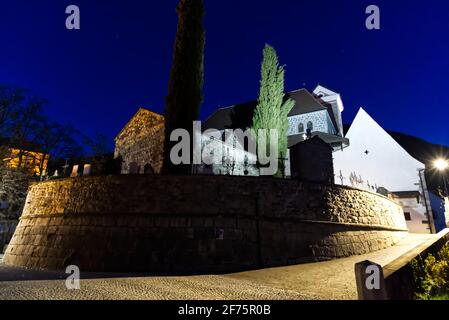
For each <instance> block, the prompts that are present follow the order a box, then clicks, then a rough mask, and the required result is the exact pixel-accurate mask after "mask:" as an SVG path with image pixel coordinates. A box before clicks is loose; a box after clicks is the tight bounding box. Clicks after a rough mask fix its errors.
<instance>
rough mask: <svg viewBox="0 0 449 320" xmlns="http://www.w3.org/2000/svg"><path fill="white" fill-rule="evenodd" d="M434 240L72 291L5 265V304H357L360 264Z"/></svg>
mask: <svg viewBox="0 0 449 320" xmlns="http://www.w3.org/2000/svg"><path fill="white" fill-rule="evenodd" d="M432 236H433V235H410V236H408V237H407V238H405V239H404V240H402V241H401V242H400V243H399V244H398V245H396V246H395V247H392V248H389V249H385V250H382V251H378V252H374V253H371V254H367V255H363V256H355V257H350V258H345V259H339V260H333V261H328V262H320V263H311V264H303V265H296V266H289V267H281V268H272V269H263V270H256V271H249V272H242V273H236V274H229V275H222V276H191V277H148V276H145V277H144V276H140V277H137V276H134V277H130V275H111V274H87V275H86V276H84V275H82V280H81V289H80V290H67V289H66V287H65V280H59V279H65V275H64V274H63V273H60V272H42V271H31V270H26V269H20V268H11V267H6V266H4V265H0V300H17V299H27V300H33V299H49V300H67V299H69V300H71V299H77V300H172V299H173V300H211V299H212V300H318V299H325V300H352V299H357V292H356V285H355V275H354V265H355V264H356V263H357V262H360V261H364V260H370V261H373V262H376V263H379V264H380V265H386V264H388V263H389V262H391V261H393V260H394V259H396V258H397V257H399V256H401V255H402V254H404V253H406V252H407V251H409V250H411V249H413V248H414V247H416V246H418V245H419V244H421V243H423V242H424V241H426V240H428V239H429V238H430V237H432ZM112 277H114V278H112ZM36 280H39V281H36Z"/></svg>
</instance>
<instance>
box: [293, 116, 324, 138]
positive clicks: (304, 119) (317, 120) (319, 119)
mask: <svg viewBox="0 0 449 320" xmlns="http://www.w3.org/2000/svg"><path fill="white" fill-rule="evenodd" d="M328 117H329V115H328V113H327V111H326V110H322V111H317V112H310V113H306V114H300V115H297V116H292V117H289V119H288V121H289V129H288V135H289V136H292V135H298V134H303V133H306V132H307V124H308V123H309V122H312V124H313V129H312V131H320V132H326V133H329V123H328V119H327V118H328ZM300 124H302V125H303V128H304V130H303V131H302V132H301V131H300V130H299V126H300Z"/></svg>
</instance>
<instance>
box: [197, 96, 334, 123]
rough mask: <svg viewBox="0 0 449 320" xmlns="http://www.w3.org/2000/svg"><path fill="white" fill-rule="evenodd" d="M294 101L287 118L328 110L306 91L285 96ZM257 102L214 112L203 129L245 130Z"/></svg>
mask: <svg viewBox="0 0 449 320" xmlns="http://www.w3.org/2000/svg"><path fill="white" fill-rule="evenodd" d="M288 98H290V99H292V100H293V101H295V105H294V107H293V109H292V111H291V112H290V114H289V116H294V115H299V114H305V113H310V112H316V111H322V110H328V108H327V107H326V106H325V105H324V103H322V102H320V101H319V100H318V99H316V98H315V96H314V95H313V94H311V93H310V92H309V91H307V90H306V89H300V90H297V91H292V92H289V93H287V94H286V95H285V100H287V99H288ZM256 106H257V100H254V101H250V102H246V103H242V104H237V105H234V106H231V107H227V108H221V109H218V110H217V111H215V112H214V113H213V114H212V115H211V116H210V117H209V118H208V119H207V120H206V121H205V123H204V125H203V129H217V130H224V129H238V128H240V129H246V128H250V127H251V126H252V123H253V116H254V110H255V109H256Z"/></svg>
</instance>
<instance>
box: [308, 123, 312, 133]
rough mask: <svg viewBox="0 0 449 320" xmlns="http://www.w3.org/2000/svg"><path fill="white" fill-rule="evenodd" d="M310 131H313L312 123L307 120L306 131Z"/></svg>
mask: <svg viewBox="0 0 449 320" xmlns="http://www.w3.org/2000/svg"><path fill="white" fill-rule="evenodd" d="M309 130H310V132H312V131H313V123H312V121H309V122H307V131H309Z"/></svg>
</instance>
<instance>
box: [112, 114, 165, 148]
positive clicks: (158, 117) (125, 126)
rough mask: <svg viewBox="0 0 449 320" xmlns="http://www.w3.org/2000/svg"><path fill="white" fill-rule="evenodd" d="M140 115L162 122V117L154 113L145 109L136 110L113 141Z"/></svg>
mask: <svg viewBox="0 0 449 320" xmlns="http://www.w3.org/2000/svg"><path fill="white" fill-rule="evenodd" d="M142 114H145V115H146V116H147V117H155V118H157V119H158V120H159V121H161V122H162V121H164V116H163V115H161V114H159V113H156V112H154V111H150V110H148V109H146V108H139V110H137V112H136V113H135V114H134V115H133V116H132V117H131V119H130V120H129V121H128V122H127V123H126V124H125V125H124V126H123V128H122V130H120V132H119V133H118V134H117V136H116V137H115V139H116V140H117V139H118V138H119V137H120V135H121V134H122V133H123V132H124V131H125V129H127V128H128V127H129V126H130V125H131V124H132V123H133V121H134V119H136V118H137V117H138V116H140V115H142Z"/></svg>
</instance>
